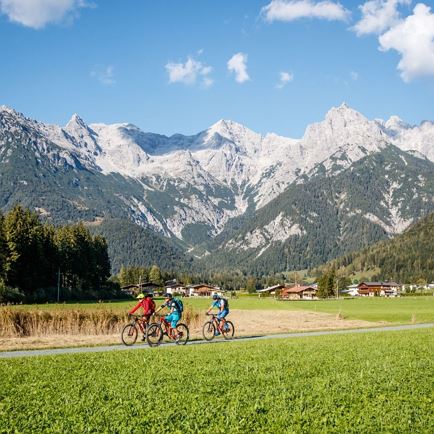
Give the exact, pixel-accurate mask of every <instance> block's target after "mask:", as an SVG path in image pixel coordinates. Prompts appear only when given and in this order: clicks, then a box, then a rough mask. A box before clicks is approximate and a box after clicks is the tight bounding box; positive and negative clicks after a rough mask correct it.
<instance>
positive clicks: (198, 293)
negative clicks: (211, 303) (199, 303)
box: [188, 283, 225, 297]
mask: <svg viewBox="0 0 434 434" xmlns="http://www.w3.org/2000/svg"><path fill="white" fill-rule="evenodd" d="M224 292H225V291H223V290H222V289H220V288H219V287H218V286H212V285H208V284H206V283H199V284H197V285H189V286H188V295H189V296H190V297H211V296H212V295H213V294H219V295H223V293H224Z"/></svg>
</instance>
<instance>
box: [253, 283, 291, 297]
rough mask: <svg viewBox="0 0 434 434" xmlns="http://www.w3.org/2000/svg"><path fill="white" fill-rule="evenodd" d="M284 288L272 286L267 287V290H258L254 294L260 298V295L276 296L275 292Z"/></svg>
mask: <svg viewBox="0 0 434 434" xmlns="http://www.w3.org/2000/svg"><path fill="white" fill-rule="evenodd" d="M284 288H285V285H273V286H269V287H268V288H264V289H258V290H257V291H256V293H257V294H259V296H261V295H276V291H279V290H282V289H284Z"/></svg>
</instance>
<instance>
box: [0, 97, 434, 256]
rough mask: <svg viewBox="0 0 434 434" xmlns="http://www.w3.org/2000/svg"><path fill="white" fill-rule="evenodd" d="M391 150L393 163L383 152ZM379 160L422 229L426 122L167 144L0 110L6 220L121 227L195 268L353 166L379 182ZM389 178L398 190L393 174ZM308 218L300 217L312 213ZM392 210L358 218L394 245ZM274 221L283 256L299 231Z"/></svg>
mask: <svg viewBox="0 0 434 434" xmlns="http://www.w3.org/2000/svg"><path fill="white" fill-rule="evenodd" d="M391 146H392V147H396V149H397V150H399V152H401V153H400V154H399V152H398V151H396V152H395V151H389V149H392V148H391ZM397 152H398V154H399V155H398V154H397ZM377 154H378V155H383V154H384V155H386V156H387V158H385V160H384V164H385V165H387V164H390V165H391V167H399V168H398V169H395V170H399V171H401V172H402V173H404V174H410V173H411V174H412V175H411V176H412V178H411V180H412V181H411V185H412V188H413V189H414V191H413V193H414V194H415V195H419V194H420V195H422V196H423V195H425V196H426V201H427V203H426V204H419V203H418V210H417V211H415V212H414V216H413V218H419V217H420V216H421V215H422V214H423V212H425V211H428V210H429V209H430V206H431V201H432V198H431V196H430V194H431V193H430V192H429V193H426V192H425V190H424V188H425V187H424V185H422V184H423V183H425V184H426V182H428V181H426V179H428V178H429V170H430V169H424V171H425V172H426V171H427V170H428V172H426V173H425V172H424V177H425V178H426V179H425V178H424V181H423V182H422V181H421V182H420V183H419V184H418V183H416V182H415V181H414V179H413V178H414V173H413V172H414V171H413V167H419V166H420V164H422V163H420V164H419V163H418V162H417V161H419V160H421V161H426V162H430V163H432V162H433V161H434V124H433V123H431V122H423V123H421V124H420V125H419V126H410V125H409V124H407V123H405V122H404V121H402V120H401V119H399V118H398V117H391V118H390V119H389V120H388V121H381V120H369V119H367V118H366V117H365V116H363V115H362V114H361V113H359V112H357V111H356V110H354V109H352V108H350V107H349V106H348V105H346V104H342V105H341V106H339V107H334V108H332V109H331V110H329V112H328V113H327V114H326V116H325V119H324V120H323V121H321V122H317V123H314V124H311V125H309V126H308V127H307V128H306V132H305V134H304V136H303V137H302V138H301V139H292V138H287V137H282V136H278V135H276V134H273V133H267V134H265V135H262V134H259V133H256V132H254V131H252V130H250V129H248V128H247V127H245V126H243V125H241V124H239V123H236V122H233V121H230V120H224V119H222V120H219V121H218V122H216V123H215V124H213V125H212V126H211V127H210V128H208V129H207V130H204V131H202V132H199V133H198V134H196V135H192V136H184V135H181V134H174V135H172V136H170V137H167V136H164V135H159V134H155V133H146V132H143V131H141V130H140V129H139V128H138V127H136V126H134V125H132V124H128V123H122V124H112V125H105V124H101V123H94V124H90V125H88V124H86V122H85V121H84V120H83V119H82V118H80V116H79V115H77V114H74V115H73V116H72V117H71V119H70V120H69V122H68V123H67V124H66V126H65V127H60V126H57V125H48V124H43V123H40V122H37V121H34V120H31V119H28V118H26V117H25V116H24V115H23V114H20V113H18V112H16V111H15V110H13V109H10V108H7V107H5V106H1V108H0V170H1V171H2V175H3V176H2V178H3V182H2V191H3V194H2V197H0V204H1V208H3V209H8V208H10V207H11V206H12V205H13V204H14V203H16V202H23V204H24V205H28V206H31V207H33V208H34V209H41V210H44V214H45V215H46V216H48V217H47V218H49V219H50V218H51V219H54V221H56V219H58V220H60V221H64V220H67V221H69V220H77V219H84V220H87V221H91V220H92V218H103V219H104V218H105V219H113V218H114V219H127V220H130V221H132V222H134V223H135V224H138V225H139V226H142V227H144V228H148V229H149V230H152V231H154V232H157V233H158V234H160V235H163V236H165V237H168V238H173V239H176V240H177V241H179V242H181V244H182V245H184V246H185V248H186V249H187V250H190V251H192V253H193V254H197V255H198V256H203V255H208V254H209V253H212V251H210V249H212V248H217V249H223V250H225V249H226V247H227V242H228V239H229V238H230V236H231V234H232V235H234V236H236V232H237V229H236V228H237V225H243V224H249V223H248V221H251V219H255V218H259V216H260V215H261V213H262V214H267V211H266V209H267V206H269V204H272V203H273V201H274V200H276V199H277V198H279V197H280V196H282V195H283V196H282V197H287V196H288V195H286V196H285V191H287V190H288V189H292V190H297V186H298V185H301V186H303V185H305V186H306V188H307V189H309V188H310V187H309V185H310V184H309V183H310V182H311V183H312V185H316V188H317V189H318V191H320V189H321V181H318V180H321V179H324V180H327V179H328V178H333V177H338V176H339V174H341V173H344V172H345V171H347V170H349V169H351V167H353V166H354V165H356V164H357V162H359V161H364V164H366V165H367V166H366V167H365V169H364V170H365V171H368V172H369V170H374V169H375V170H381V169H380V168H379V166H378V165H376V164H373V163H372V164H373V166H372V167H371V168H370V167H369V164H370V163H369V161H370V160H369V159H367V157H369V156H371V155H377ZM23 159H24V160H26V161H27V163H26V164H24V163H23ZM398 160H401V161H402V165H399V164H398V163H397V161H398ZM407 166H408V167H407ZM385 167H386V166H385ZM395 175H396V176H395ZM390 176H392V177H394V182H395V184H396V185H398V184H399V173H396V174H393V173H392V172H391V174H390ZM362 178H363V177H362ZM363 179H364V178H363ZM409 179H410V178H409ZM0 182H1V181H0ZM364 182H367V183H368V180H367V179H366V180H364ZM376 182H377V183H378V186H381V185H382V184H383V182H382V180H381V179H380V178H379V177H376ZM395 184H394V185H395ZM324 185H327V182H324ZM349 185H351V188H355V187H354V186H352V184H351V182H349ZM399 185H400V184H399ZM383 187H384V186H383ZM383 187H381V188H379V189H378V191H376V193H375V194H377V195H379V201H380V202H381V201H385V203H386V202H387V200H391V199H390V197H389V199H388V195H389V196H390V192H389V193H388V192H387V191H386V189H385V188H383ZM299 190H300V191H302V189H299ZM356 190H357V189H356ZM428 190H429V189H428ZM306 191H308V190H306ZM429 191H430V190H429ZM300 194H301V193H300ZM318 194H319V193H318ZM321 194H323V193H321ZM342 194H343V193H342ZM357 194H358V195H362V194H363V193H362V191H359V192H358V193H357ZM402 194H404V192H403V191H402ZM405 194H407V193H405ZM380 195H382V197H380ZM425 196H424V197H425ZM288 200H289V199H288ZM355 200H356V199H355ZM357 200H359V198H357ZM390 204H392V202H390ZM270 206H274V205H270ZM333 206H336V207H338V206H339V204H337V203H335V204H334V205H333ZM391 206H392V205H391ZM393 206H394V205H393ZM393 206H392V208H393ZM288 207H289V208H290V207H291V204H288ZM314 208H315V206H314V204H313V205H312V209H309V210H306V212H308V213H314V212H315V210H314ZM393 209H394V212H395V214H396V215H395V216H394V219H392V220H385V219H384V216H383V215H382V214H381V212H376V211H375V210H374V211H372V212H371V211H369V210H365V211H364V212H365V213H368V214H369V215H370V216H371V223H372V224H373V225H374V227H375V228H377V229H371V230H372V231H373V232H372V233H373V234H374V233H377V232H381V233H382V235H381V236H392V235H395V234H396V233H399V232H400V231H402V230H403V228H404V227H405V224H404V223H405V222H406V221H407V220H408V219H407V217H405V216H403V215H404V214H405V212H406V211H405V210H404V208H403V207H402V206H400V207H395V208H393ZM262 210H265V211H262ZM402 213H404V214H402ZM279 218H280V220H279ZM330 218H332V217H331V214H330ZM276 219H277V220H276ZM274 220H275V221H274V222H273V220H270V221H265V220H264V221H263V227H264V231H266V232H268V233H271V232H276V233H275V237H274V241H276V242H277V241H279V242H282V243H283V244H284V243H285V240H283V239H280V238H282V237H286V236H287V237H297V236H301V235H303V233H302V232H303V229H302V227H303V224H302V222H298V223H297V222H293V221H292V219H290V218H289V219H288V218H286V210H285V213H283V214H282V215H281V216H280V217H279V216H277V215H275V216H274ZM235 221H237V223H236V224H235V225H233V224H232V223H231V222H235ZM390 225H392V226H390ZM283 226H284V228H283ZM264 233H265V232H264ZM220 235H222V236H220ZM265 238H266V239H268V238H267V237H265ZM374 238H375V237H374ZM213 240H216V242H214V241H213ZM217 240H219V241H221V240H224V242H223V244H218V243H217ZM229 241H230V239H229ZM274 241H273V242H274ZM374 241H376V239H375V240H374ZM237 242H239V241H237ZM225 243H226V244H225ZM233 243H235V241H233ZM264 252H265V250H264ZM264 252H263V253H264ZM257 254H258V252H256V255H257ZM279 263H280V262H279Z"/></svg>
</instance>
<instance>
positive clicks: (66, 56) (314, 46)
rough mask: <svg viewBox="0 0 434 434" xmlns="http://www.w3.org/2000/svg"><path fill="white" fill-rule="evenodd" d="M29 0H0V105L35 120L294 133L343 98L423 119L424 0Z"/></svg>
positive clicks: (433, 67)
mask: <svg viewBox="0 0 434 434" xmlns="http://www.w3.org/2000/svg"><path fill="white" fill-rule="evenodd" d="M26 3H29V2H26V0H0V46H1V57H0V59H1V60H0V104H6V105H9V106H12V107H14V108H16V109H17V110H19V111H22V112H24V113H25V114H26V115H28V116H30V117H33V118H36V119H38V120H41V121H44V122H50V123H58V124H65V123H66V122H67V121H68V119H69V118H70V117H71V115H72V114H73V113H74V112H77V113H78V114H79V115H80V116H81V117H83V119H85V120H86V121H87V122H89V123H91V122H105V123H112V122H131V123H134V124H136V125H138V126H139V127H140V128H142V129H143V130H145V131H153V132H158V133H162V134H172V133H175V132H180V133H184V134H192V133H196V132H198V131H200V130H203V129H205V128H207V127H208V126H209V125H211V124H212V123H214V122H216V121H217V120H219V119H221V118H224V119H232V120H235V121H238V122H241V123H243V124H245V125H246V126H248V127H249V128H251V129H253V130H255V131H258V132H261V133H265V132H268V131H273V132H276V133H278V134H282V135H286V136H291V137H300V136H302V134H303V132H304V129H305V127H306V125H307V124H309V123H311V122H314V121H318V120H321V119H323V117H324V114H325V113H326V112H327V110H328V109H329V108H330V107H331V106H333V105H339V104H340V103H341V102H343V101H346V102H347V103H348V104H349V105H350V106H352V107H354V108H355V109H357V110H359V111H361V112H362V113H364V114H365V115H366V116H368V117H369V118H377V117H381V118H388V117H389V116H390V115H392V114H397V115H399V116H401V117H402V118H403V119H405V120H407V121H408V122H410V123H419V122H420V121H422V120H424V119H431V120H434V104H433V102H434V43H433V38H434V25H433V26H432V29H433V30H432V31H431V24H433V23H434V21H432V20H434V14H433V12H432V11H430V9H429V8H430V7H433V6H434V5H433V4H432V2H430V1H422V2H420V3H419V5H418V3H417V2H412V1H411V0H371V1H369V2H366V1H341V2H335V1H332V0H325V1H322V2H318V1H315V0H293V1H289V0H273V1H272V0H262V1H259V0H237V1H234V0H219V1H213V0H203V1H197V0H189V1H185V0H178V1H166V0H159V1H140V0H128V1H125V0H124V1H121V0H104V1H103V0H89V1H84V0H34V3H33V6H28V5H26ZM30 3H32V2H30ZM264 8H265V9H264ZM361 8H364V9H361ZM415 8H416V9H415ZM433 9H434V7H433ZM419 30H420V32H419ZM418 32H419V33H420V34H421V35H422V36H421V37H420V36H419V37H417V38H416V37H413V35H414V34H416V33H418ZM379 47H382V50H379Z"/></svg>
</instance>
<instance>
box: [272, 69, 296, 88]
mask: <svg viewBox="0 0 434 434" xmlns="http://www.w3.org/2000/svg"><path fill="white" fill-rule="evenodd" d="M292 80H294V74H293V73H292V72H285V71H282V72H281V73H280V78H279V82H278V83H277V84H276V87H277V88H278V89H282V88H283V87H285V86H286V85H287V84H288V83H289V82H290V81H292Z"/></svg>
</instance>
